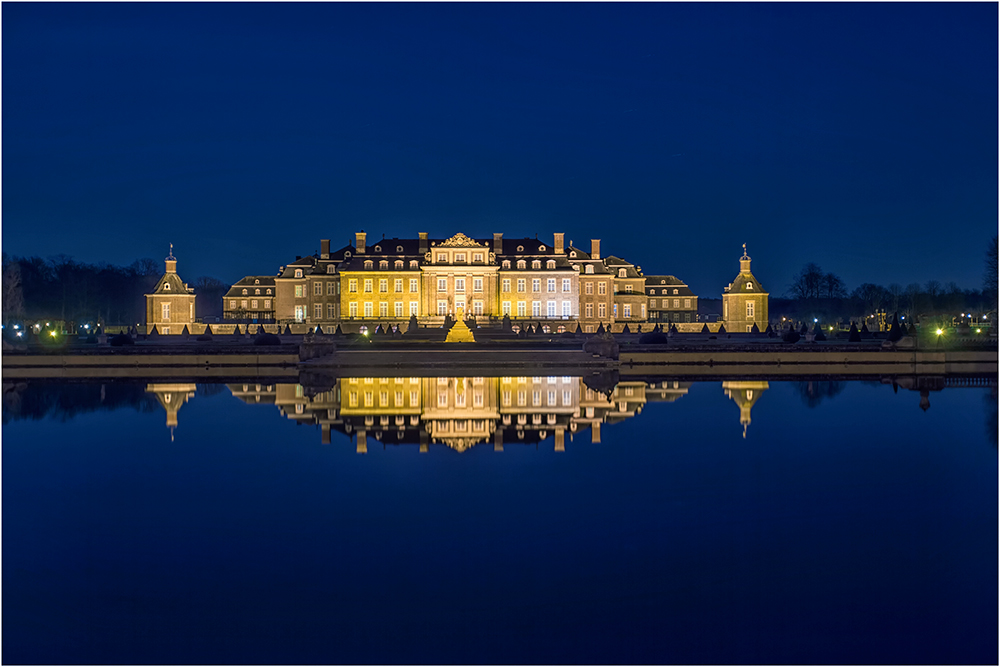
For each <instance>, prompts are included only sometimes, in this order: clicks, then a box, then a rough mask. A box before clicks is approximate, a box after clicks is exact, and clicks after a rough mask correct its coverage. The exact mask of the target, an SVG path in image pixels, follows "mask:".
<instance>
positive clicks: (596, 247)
mask: <svg viewBox="0 0 1000 667" xmlns="http://www.w3.org/2000/svg"><path fill="white" fill-rule="evenodd" d="M590 258H591V259H600V258H601V239H590Z"/></svg>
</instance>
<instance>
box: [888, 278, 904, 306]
mask: <svg viewBox="0 0 1000 667" xmlns="http://www.w3.org/2000/svg"><path fill="white" fill-rule="evenodd" d="M886 291H887V292H888V293H889V310H891V311H892V312H894V313H895V312H898V311H899V304H900V301H902V297H903V286H902V285H900V284H899V283H892V284H891V285H889V287H888V289H887V290H886Z"/></svg>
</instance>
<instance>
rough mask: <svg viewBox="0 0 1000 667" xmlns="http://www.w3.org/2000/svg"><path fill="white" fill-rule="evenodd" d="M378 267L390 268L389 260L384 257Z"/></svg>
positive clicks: (380, 268)
mask: <svg viewBox="0 0 1000 667" xmlns="http://www.w3.org/2000/svg"><path fill="white" fill-rule="evenodd" d="M378 268H379V270H380V271H385V270H386V269H388V268H389V260H386V259H383V260H382V261H381V262H379V263H378Z"/></svg>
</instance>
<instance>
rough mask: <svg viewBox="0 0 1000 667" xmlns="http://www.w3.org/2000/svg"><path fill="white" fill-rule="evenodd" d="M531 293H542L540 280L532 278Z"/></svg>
mask: <svg viewBox="0 0 1000 667" xmlns="http://www.w3.org/2000/svg"><path fill="white" fill-rule="evenodd" d="M531 291H532V292H541V291H542V279H541V278H532V279H531Z"/></svg>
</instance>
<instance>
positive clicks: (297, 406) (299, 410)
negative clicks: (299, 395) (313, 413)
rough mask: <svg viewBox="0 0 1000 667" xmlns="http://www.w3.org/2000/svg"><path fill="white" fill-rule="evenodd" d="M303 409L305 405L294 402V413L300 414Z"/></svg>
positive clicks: (304, 409)
mask: <svg viewBox="0 0 1000 667" xmlns="http://www.w3.org/2000/svg"><path fill="white" fill-rule="evenodd" d="M305 411H306V406H304V405H302V404H301V403H296V404H295V414H297V415H301V414H302V413H303V412H305Z"/></svg>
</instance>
